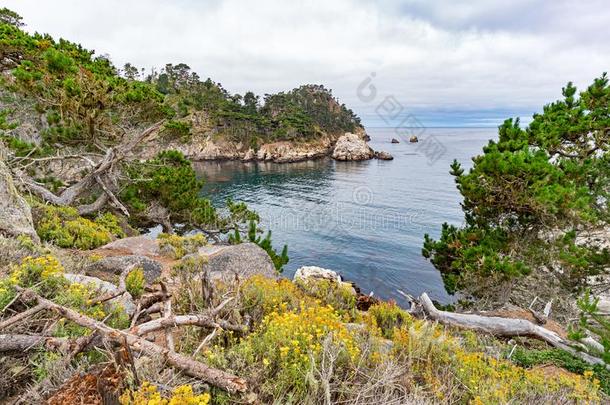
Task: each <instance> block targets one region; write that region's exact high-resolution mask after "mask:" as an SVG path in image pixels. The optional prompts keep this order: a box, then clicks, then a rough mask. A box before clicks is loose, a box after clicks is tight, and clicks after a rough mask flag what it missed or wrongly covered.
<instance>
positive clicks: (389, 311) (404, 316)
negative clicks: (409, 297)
mask: <svg viewBox="0 0 610 405" xmlns="http://www.w3.org/2000/svg"><path fill="white" fill-rule="evenodd" d="M368 315H369V317H368V319H369V323H370V324H371V327H373V328H379V331H380V332H381V335H382V336H383V337H384V338H386V339H392V338H393V337H394V332H395V331H396V330H397V329H400V328H401V327H403V326H404V325H408V324H409V322H410V321H411V316H410V315H409V314H408V313H407V312H406V311H405V310H403V309H402V308H400V307H399V306H398V305H396V303H394V302H380V303H378V304H375V305H373V306H372V307H370V308H369V311H368Z"/></svg>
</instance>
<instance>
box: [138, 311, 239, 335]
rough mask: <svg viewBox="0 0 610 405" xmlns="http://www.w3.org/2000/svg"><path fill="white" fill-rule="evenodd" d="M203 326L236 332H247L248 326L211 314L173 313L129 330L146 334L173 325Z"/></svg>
mask: <svg viewBox="0 0 610 405" xmlns="http://www.w3.org/2000/svg"><path fill="white" fill-rule="evenodd" d="M187 325H190V326H201V327H205V328H220V329H225V330H231V331H234V332H240V333H246V332H248V328H247V327H246V326H244V325H235V324H232V323H230V322H227V321H225V320H224V319H218V320H217V319H215V317H214V316H210V315H209V314H197V315H172V316H169V317H164V318H158V319H153V320H152V321H149V322H146V323H142V324H140V325H136V326H134V327H133V328H131V329H130V330H129V332H130V333H133V334H134V335H138V336H144V335H146V334H148V333H152V332H156V331H158V330H161V329H165V328H167V327H173V326H187Z"/></svg>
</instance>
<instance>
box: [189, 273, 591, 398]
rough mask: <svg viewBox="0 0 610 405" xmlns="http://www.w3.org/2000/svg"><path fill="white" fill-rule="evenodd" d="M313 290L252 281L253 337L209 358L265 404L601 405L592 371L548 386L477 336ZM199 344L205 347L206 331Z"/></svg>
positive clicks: (247, 310) (245, 293)
mask: <svg viewBox="0 0 610 405" xmlns="http://www.w3.org/2000/svg"><path fill="white" fill-rule="evenodd" d="M308 291H309V290H304V289H303V288H302V286H301V285H295V283H292V282H291V281H289V280H271V279H267V278H265V277H262V276H254V277H251V278H249V279H247V280H245V282H244V283H243V284H242V285H241V286H240V290H239V294H238V295H237V297H238V299H239V300H240V302H239V308H241V310H240V313H241V314H242V316H247V317H248V319H251V321H252V325H253V332H252V333H251V334H249V335H246V336H245V337H242V338H241V339H240V338H236V337H235V336H234V335H232V334H229V333H227V334H225V335H224V336H223V337H222V338H219V339H217V340H216V343H215V344H214V345H211V346H208V347H207V348H205V349H204V351H203V354H201V355H200V356H201V358H202V359H203V360H204V361H205V362H206V363H208V364H211V365H214V366H216V367H220V368H222V369H228V370H231V371H232V372H234V373H235V374H237V375H248V377H249V382H250V384H251V389H252V390H254V391H255V392H256V393H257V395H258V398H259V400H260V401H262V402H264V403H317V402H316V399H319V398H321V397H324V396H325V395H330V399H331V402H333V403H335V402H337V403H351V402H350V401H352V400H354V398H359V397H360V396H361V395H363V392H367V393H368V394H369V395H371V396H372V397H371V398H376V397H375V396H374V395H376V394H373V392H378V391H377V390H379V389H381V388H380V386H384V384H388V388H389V387H392V389H393V390H394V391H393V392H394V395H396V396H390V397H389V398H390V399H392V398H394V399H396V398H400V400H399V399H396V401H395V402H396V403H405V402H408V401H406V400H405V399H404V397H401V396H400V395H399V393H400V390H401V389H402V390H404V391H406V392H423V393H425V394H423V395H422V396H420V397H418V398H419V402H418V401H415V402H416V403H420V402H421V403H424V402H427V401H429V402H432V403H436V402H441V403H445V402H447V403H473V404H479V403H485V404H487V403H489V404H503V403H508V402H510V401H515V402H518V403H531V402H533V401H536V400H538V401H542V402H545V401H546V402H548V403H557V402H565V401H576V402H579V401H581V402H593V403H595V402H596V401H599V393H598V387H599V383H598V382H597V381H596V380H595V379H594V378H592V375H591V374H589V373H584V372H583V373H584V376H578V375H574V374H570V373H567V372H563V371H560V372H558V373H557V375H556V377H554V378H553V380H552V381H548V380H549V378H548V377H547V375H546V374H545V372H544V370H539V369H525V368H522V367H519V366H517V365H515V364H512V363H511V362H510V361H507V360H498V359H497V358H494V357H491V356H488V355H486V354H483V352H482V350H483V349H485V345H484V344H482V343H479V342H477V339H466V338H464V337H462V336H460V335H457V334H454V333H453V332H452V331H450V330H447V329H445V328H444V327H443V326H441V325H438V324H436V323H432V322H429V321H426V320H417V319H415V318H413V317H411V316H410V315H409V314H408V313H406V312H405V311H404V310H402V309H400V308H399V307H398V306H397V305H395V304H393V303H381V304H379V305H375V306H373V307H371V309H370V310H369V312H367V313H364V314H362V315H361V316H359V317H356V318H353V317H351V316H350V315H349V314H348V313H342V312H341V311H339V310H335V309H334V308H333V307H331V306H330V305H328V301H327V300H326V299H325V298H324V294H317V292H319V290H313V293H314V295H313V296H312V295H309V292H308ZM320 297H322V298H320ZM328 299H330V300H332V299H333V298H332V297H328ZM347 322H352V323H350V324H348V323H347ZM193 339H194V343H195V345H197V343H198V342H199V339H198V338H197V335H195V336H194V337H193ZM388 339H391V340H388ZM466 340H468V341H466ZM498 344H501V343H498ZM185 347H186V346H185ZM189 350H190V349H189ZM388 369H390V370H394V372H395V373H396V375H398V377H397V379H396V380H393V379H392V377H390V375H388V374H380V373H385V372H384V371H383V370H388ZM381 375H383V377H381ZM369 379H374V380H375V381H377V384H378V385H376V389H375V390H373V391H359V390H358V387H361V386H364V385H365V384H367V381H368V380H369ZM325 384H326V385H325ZM364 389H365V388H363V390H364ZM221 397H222V394H220V393H219V394H218V395H217V396H215V398H221ZM327 398H328V397H327ZM384 399H386V400H387V397H384ZM229 401H230V399H229ZM372 401H373V402H375V401H374V400H372ZM385 402H387V401H385ZM390 402H391V401H390ZM381 403H384V401H382V402H381Z"/></svg>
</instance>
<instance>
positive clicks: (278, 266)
mask: <svg viewBox="0 0 610 405" xmlns="http://www.w3.org/2000/svg"><path fill="white" fill-rule="evenodd" d="M257 220H258V218H256V219H250V222H249V225H248V240H249V241H250V242H252V243H256V244H257V245H258V246H260V247H261V248H262V249H263V250H264V251H265V252H267V254H268V255H269V257H270V258H271V261H272V262H273V266H274V267H275V270H276V271H277V272H278V273H281V272H282V271H283V270H284V265H286V264H288V261H289V258H288V245H284V247H283V248H282V251H281V253H279V254H278V253H277V251H276V250H275V249H274V248H273V245H272V244H271V231H267V235H266V236H265V237H264V238H261V237H260V236H259V235H258V228H257V226H256V225H257V222H256V221H257ZM241 241H242V239H241V233H240V232H239V229H238V227H237V226H236V227H235V229H234V231H233V233H231V234H229V243H231V244H237V243H241Z"/></svg>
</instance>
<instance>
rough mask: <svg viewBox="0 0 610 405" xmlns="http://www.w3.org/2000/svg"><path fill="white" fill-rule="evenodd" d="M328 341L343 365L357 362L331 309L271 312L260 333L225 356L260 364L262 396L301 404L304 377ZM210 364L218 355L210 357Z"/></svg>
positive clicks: (350, 339) (356, 350) (356, 352)
mask: <svg viewBox="0 0 610 405" xmlns="http://www.w3.org/2000/svg"><path fill="white" fill-rule="evenodd" d="M325 339H332V341H333V343H334V344H336V345H338V346H340V347H341V348H342V350H341V354H340V355H341V360H340V362H346V363H349V362H351V361H355V360H356V359H357V357H358V356H359V354H360V350H359V348H358V346H357V344H356V342H355V340H354V337H353V336H352V334H351V332H350V331H349V330H348V329H347V328H346V327H345V325H344V324H343V323H342V322H341V317H340V316H339V315H338V314H337V313H336V312H335V311H334V310H333V309H332V308H331V307H329V306H321V307H306V306H302V307H301V308H300V309H298V310H293V311H287V310H284V311H281V312H271V313H270V314H269V315H267V316H266V317H265V318H264V319H263V321H262V323H261V325H260V328H259V330H258V331H256V332H255V333H253V334H251V335H249V336H248V337H247V338H246V339H245V340H243V341H242V342H241V343H239V344H238V345H236V346H235V347H233V348H232V349H231V350H230V351H229V352H228V353H226V354H225V356H227V358H229V359H230V358H231V357H232V356H240V357H243V358H245V361H246V362H249V363H257V364H261V365H262V368H261V369H260V370H259V373H260V374H259V376H257V377H258V378H260V380H261V381H263V384H262V386H261V387H260V390H261V392H262V393H263V394H264V395H266V396H270V397H279V396H280V395H286V396H288V397H291V398H293V400H294V401H297V402H298V398H302V397H303V396H304V395H305V393H306V391H307V388H308V386H307V379H306V378H304V376H305V375H306V374H307V372H308V371H309V370H310V368H311V367H312V363H313V362H319V361H320V355H321V350H322V345H323V343H324V340H325ZM207 355H208V357H209V358H210V359H211V361H214V359H215V358H216V356H217V354H215V353H214V352H213V351H209V352H208V353H207Z"/></svg>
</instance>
